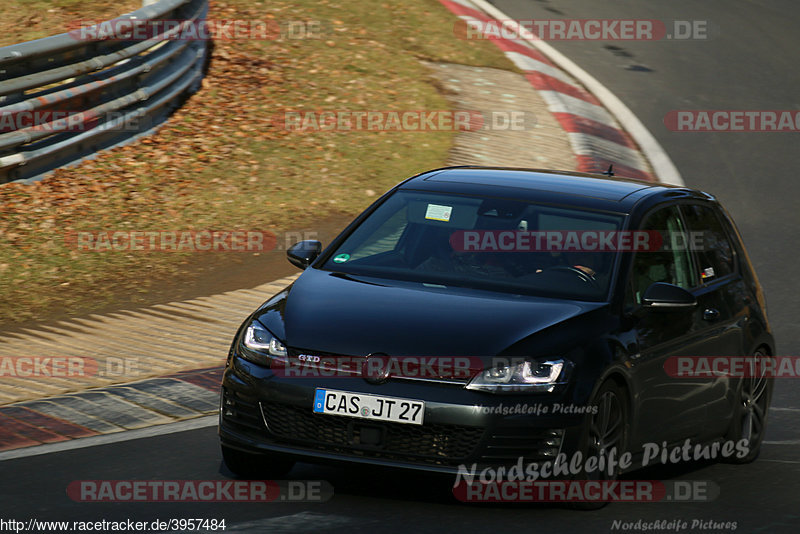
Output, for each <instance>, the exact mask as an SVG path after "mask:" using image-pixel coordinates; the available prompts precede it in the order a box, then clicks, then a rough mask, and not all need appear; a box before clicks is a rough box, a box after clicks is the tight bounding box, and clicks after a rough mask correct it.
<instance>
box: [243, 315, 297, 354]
mask: <svg viewBox="0 0 800 534" xmlns="http://www.w3.org/2000/svg"><path fill="white" fill-rule="evenodd" d="M242 344H243V345H244V349H245V350H243V351H241V354H242V357H243V358H244V359H245V360H249V361H251V362H253V363H258V364H261V365H269V364H270V363H271V362H273V361H274V360H281V361H284V362H285V361H286V346H285V345H284V344H283V343H281V342H280V340H279V339H278V338H276V337H275V336H273V335H272V332H270V331H269V330H267V329H266V328H264V325H262V324H261V323H259V322H258V320H257V319H253V322H251V323H250V324H249V325H248V327H247V329H246V330H245V332H244V339H243V340H242Z"/></svg>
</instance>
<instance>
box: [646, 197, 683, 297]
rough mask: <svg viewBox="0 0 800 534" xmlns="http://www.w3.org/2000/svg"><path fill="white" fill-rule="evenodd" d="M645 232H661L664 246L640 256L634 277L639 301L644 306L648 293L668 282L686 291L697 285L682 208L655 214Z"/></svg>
mask: <svg viewBox="0 0 800 534" xmlns="http://www.w3.org/2000/svg"><path fill="white" fill-rule="evenodd" d="M641 229H642V230H648V231H656V232H659V234H660V235H661V237H662V242H663V243H664V246H663V247H662V248H660V249H659V250H654V251H644V252H637V253H636V256H635V258H634V261H633V274H632V277H633V291H634V298H635V301H636V302H637V303H641V302H642V295H644V292H645V291H646V290H647V288H648V287H650V285H651V284H654V283H656V282H666V283H668V284H674V285H676V286H680V287H682V288H684V289H691V288H692V287H694V286H695V285H697V278H696V277H695V276H694V274H693V269H692V259H691V255H690V253H689V248H688V246H687V242H686V239H685V235H686V230H685V228H684V225H683V221H682V220H681V217H680V213H679V212H678V208H677V207H675V206H670V207H668V208H662V209H660V210H658V211H655V212H653V213H652V214H650V215H649V216H648V217H647V220H646V221H645V222H644V224H643V225H642V228H641Z"/></svg>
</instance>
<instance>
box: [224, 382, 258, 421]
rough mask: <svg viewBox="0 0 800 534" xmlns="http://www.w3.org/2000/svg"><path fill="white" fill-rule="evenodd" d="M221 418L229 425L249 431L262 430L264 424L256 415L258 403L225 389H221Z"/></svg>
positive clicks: (251, 398)
mask: <svg viewBox="0 0 800 534" xmlns="http://www.w3.org/2000/svg"><path fill="white" fill-rule="evenodd" d="M222 417H223V419H224V420H225V422H226V423H229V424H234V425H238V426H240V427H244V428H246V429H249V430H258V431H262V432H263V430H264V422H263V420H262V419H261V417H260V414H259V413H258V401H257V400H256V399H255V398H253V397H247V396H245V395H242V394H241V393H237V392H236V391H233V390H230V389H228V388H225V387H223V388H222Z"/></svg>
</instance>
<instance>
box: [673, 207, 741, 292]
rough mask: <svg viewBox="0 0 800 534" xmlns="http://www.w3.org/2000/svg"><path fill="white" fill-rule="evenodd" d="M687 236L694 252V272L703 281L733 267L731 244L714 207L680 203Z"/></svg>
mask: <svg viewBox="0 0 800 534" xmlns="http://www.w3.org/2000/svg"><path fill="white" fill-rule="evenodd" d="M681 209H682V210H683V213H684V215H685V216H686V224H687V226H688V227H689V232H690V234H689V236H690V239H691V241H692V243H691V244H692V248H694V250H695V253H696V255H697V260H698V261H699V262H700V265H698V266H697V267H698V269H699V272H698V275H699V276H700V278H701V279H702V280H703V282H707V281H711V280H715V279H717V278H720V277H722V276H725V275H728V274H731V273H732V272H733V271H734V259H733V247H732V246H731V242H730V240H729V239H728V236H727V235H726V234H725V230H724V229H723V228H722V223H721V222H720V220H719V217H718V216H717V214H716V213H715V212H714V209H713V208H711V207H709V206H703V205H700V204H690V205H688V206H681Z"/></svg>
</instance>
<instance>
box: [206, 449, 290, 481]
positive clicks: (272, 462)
mask: <svg viewBox="0 0 800 534" xmlns="http://www.w3.org/2000/svg"><path fill="white" fill-rule="evenodd" d="M222 460H223V461H224V462H225V466H226V467H227V468H228V469H229V470H230V471H231V472H232V473H234V474H235V475H237V476H239V477H242V478H247V479H273V478H279V477H282V476H284V475H286V474H287V473H288V472H289V471H291V470H292V467H294V464H295V462H294V461H293V460H290V459H288V458H283V457H280V456H275V455H271V454H254V453H249V452H245V451H241V450H239V449H233V448H231V447H226V446H225V445H222Z"/></svg>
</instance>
